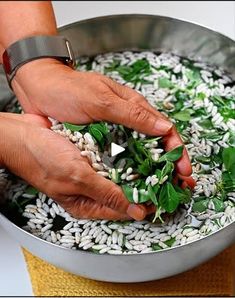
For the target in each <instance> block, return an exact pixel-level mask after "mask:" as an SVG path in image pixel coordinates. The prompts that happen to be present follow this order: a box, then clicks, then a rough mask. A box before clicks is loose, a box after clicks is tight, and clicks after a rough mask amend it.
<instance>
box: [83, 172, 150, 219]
mask: <svg viewBox="0 0 235 298" xmlns="http://www.w3.org/2000/svg"><path fill="white" fill-rule="evenodd" d="M81 194H82V195H84V196H86V197H89V198H91V199H93V200H94V201H96V202H97V203H99V204H102V205H104V206H106V207H108V208H111V209H112V210H115V211H118V212H119V213H124V214H127V215H129V216H130V217H132V218H134V219H135V220H142V219H144V218H145V216H146V214H147V211H146V208H144V207H143V206H140V205H135V204H131V203H130V202H129V201H128V200H127V199H126V197H125V195H124V193H123V192H122V189H121V188H120V186H118V185H116V184H115V183H113V182H112V181H109V180H108V179H106V178H104V177H102V176H100V175H99V174H96V173H93V172H92V173H91V174H90V175H89V186H87V187H84V188H83V190H82V191H81Z"/></svg>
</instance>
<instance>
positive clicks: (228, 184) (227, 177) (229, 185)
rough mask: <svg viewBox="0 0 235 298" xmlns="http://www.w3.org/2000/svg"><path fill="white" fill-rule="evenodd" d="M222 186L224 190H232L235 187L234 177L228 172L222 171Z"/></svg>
mask: <svg viewBox="0 0 235 298" xmlns="http://www.w3.org/2000/svg"><path fill="white" fill-rule="evenodd" d="M222 181H223V187H224V190H225V191H226V192H230V191H234V189H235V178H234V177H233V176H232V174H231V173H229V172H223V173H222Z"/></svg>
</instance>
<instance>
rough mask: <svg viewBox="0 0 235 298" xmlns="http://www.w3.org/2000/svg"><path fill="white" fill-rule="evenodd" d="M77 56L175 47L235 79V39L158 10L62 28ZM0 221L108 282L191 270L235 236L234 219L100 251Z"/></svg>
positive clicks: (54, 257) (70, 266) (55, 260)
mask: <svg viewBox="0 0 235 298" xmlns="http://www.w3.org/2000/svg"><path fill="white" fill-rule="evenodd" d="M60 33H61V34H63V35H65V36H66V37H67V38H68V39H69V40H70V41H71V42H72V46H73V49H74V50H75V55H76V56H79V55H97V54H99V53H104V52H109V51H121V50H127V49H129V50H130V49H131V50H133V49H134V50H146V49H148V50H149V49H151V50H154V51H158V52H159V51H171V52H174V53H177V54H179V55H181V56H187V57H190V58H193V59H197V60H200V59H201V60H202V61H205V62H207V63H208V64H210V65H215V66H219V67H222V68H224V69H226V70H227V71H229V72H230V74H231V75H232V76H233V78H235V42H234V41H233V40H231V39H229V38H228V37H225V36H223V35H221V34H219V33H217V32H214V31H212V30H209V29H207V28H204V27H202V26H199V25H196V24H192V23H189V22H185V21H181V20H177V19H172V18H168V17H162V16H153V15H115V16H106V17H100V18H94V19H89V20H85V21H81V22H77V23H74V24H71V25H68V26H65V27H63V28H61V29H60ZM0 224H1V225H2V226H3V228H4V229H5V230H6V231H7V232H9V234H11V235H12V237H14V238H15V239H17V240H18V241H19V243H20V244H21V245H22V246H23V247H25V248H26V249H28V250H29V251H30V252H32V253H33V254H34V255H36V256H38V257H40V258H42V259H44V260H46V261H48V262H49V263H51V264H53V265H55V266H58V267H60V268H62V269H64V270H66V271H69V272H71V273H74V274H77V275H81V276H84V277H88V278H92V279H95V280H102V281H109V282H143V281H150V280H155V279H160V278H164V277H168V276H171V275H174V274H177V273H181V272H183V271H186V270H189V269H191V268H193V267H195V266H197V265H199V264H200V263H202V262H205V261H206V260H208V259H210V258H211V257H213V256H215V255H216V254H218V253H219V252H221V251H222V250H223V249H225V248H226V247H228V246H229V245H230V244H232V243H233V242H234V241H235V232H234V231H235V222H233V223H231V224H230V225H228V226H227V227H225V228H222V229H221V230H219V231H217V232H215V233H213V234H211V235H209V236H207V237H205V238H203V239H201V240H197V241H194V242H191V243H189V244H185V245H182V246H179V247H175V248H169V249H165V250H162V251H157V252H153V253H147V254H136V255H106V254H105V255H98V254H94V253H91V252H85V251H79V250H72V249H66V248H63V247H60V246H57V245H55V244H52V243H49V242H46V241H44V240H42V239H39V238H37V237H35V236H33V235H31V234H29V233H28V232H25V231H24V230H22V229H21V228H19V227H18V226H16V225H15V224H13V223H12V222H11V221H9V220H8V219H7V218H6V217H5V216H4V215H2V214H0Z"/></svg>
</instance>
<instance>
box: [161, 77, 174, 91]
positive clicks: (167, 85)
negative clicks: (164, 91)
mask: <svg viewBox="0 0 235 298" xmlns="http://www.w3.org/2000/svg"><path fill="white" fill-rule="evenodd" d="M158 86H159V88H169V89H171V88H173V87H174V84H173V83H172V82H171V81H170V80H169V79H167V78H159V79H158Z"/></svg>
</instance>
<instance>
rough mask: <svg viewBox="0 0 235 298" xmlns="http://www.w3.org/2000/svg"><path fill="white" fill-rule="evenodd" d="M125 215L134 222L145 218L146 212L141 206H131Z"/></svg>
mask: <svg viewBox="0 0 235 298" xmlns="http://www.w3.org/2000/svg"><path fill="white" fill-rule="evenodd" d="M127 214H128V215H129V216H130V217H132V218H134V219H135V220H142V219H144V218H145V216H146V210H145V208H144V207H143V206H138V205H135V204H131V205H130V206H129V207H128V209H127Z"/></svg>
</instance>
